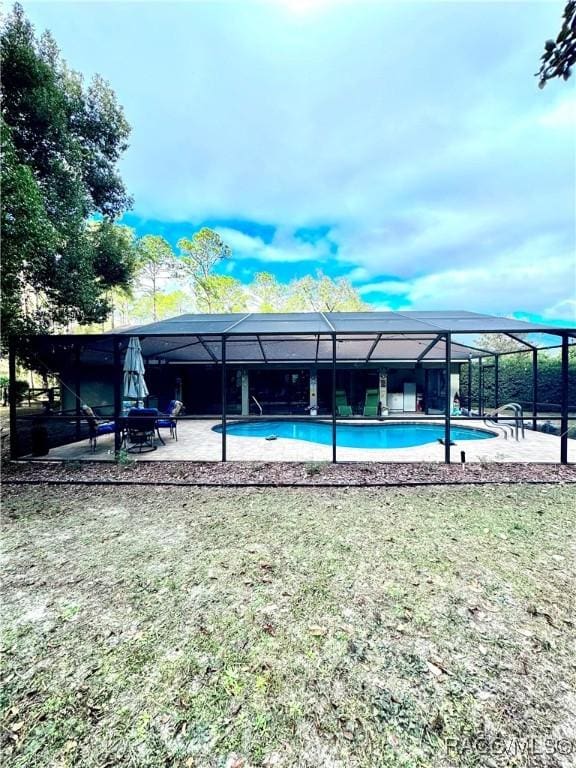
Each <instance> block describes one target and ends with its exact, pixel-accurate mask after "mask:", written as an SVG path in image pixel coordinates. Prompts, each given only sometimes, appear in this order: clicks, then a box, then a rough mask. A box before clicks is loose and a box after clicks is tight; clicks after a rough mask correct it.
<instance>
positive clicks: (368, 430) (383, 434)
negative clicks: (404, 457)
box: [212, 419, 495, 448]
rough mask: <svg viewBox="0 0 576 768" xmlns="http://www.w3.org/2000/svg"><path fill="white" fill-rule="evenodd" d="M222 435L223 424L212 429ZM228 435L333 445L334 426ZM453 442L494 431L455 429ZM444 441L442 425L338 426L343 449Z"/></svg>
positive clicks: (232, 430)
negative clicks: (276, 438)
mask: <svg viewBox="0 0 576 768" xmlns="http://www.w3.org/2000/svg"><path fill="white" fill-rule="evenodd" d="M212 429H213V430H214V431H215V432H222V427H221V425H217V426H215V427H212ZM226 434H228V435H240V436H243V437H262V438H266V437H271V436H272V435H275V436H276V437H288V438H291V439H293V440H306V441H307V442H309V443H322V445H332V424H331V422H326V421H324V422H322V421H289V420H286V421H280V420H279V421H274V420H273V419H268V420H266V421H239V422H233V423H231V424H227V425H226ZM450 435H451V438H452V440H453V442H455V443H457V442H459V441H461V440H485V439H486V438H490V437H495V435H494V434H493V433H492V432H488V431H487V430H483V429H474V428H472V427H452V428H451V430H450ZM440 438H442V439H443V438H444V425H443V424H414V423H412V424H409V423H394V424H390V423H388V424H338V426H337V428H336V444H337V445H339V446H341V447H342V448H408V447H410V446H414V445H424V444H425V443H435V442H437V441H438V439H440Z"/></svg>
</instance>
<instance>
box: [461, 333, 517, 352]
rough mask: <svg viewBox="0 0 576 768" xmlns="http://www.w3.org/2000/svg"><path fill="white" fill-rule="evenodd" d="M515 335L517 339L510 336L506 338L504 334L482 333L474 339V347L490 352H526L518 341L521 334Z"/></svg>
mask: <svg viewBox="0 0 576 768" xmlns="http://www.w3.org/2000/svg"><path fill="white" fill-rule="evenodd" d="M516 335H517V336H518V339H515V338H513V337H512V336H507V335H506V334H505V333H483V334H481V335H480V336H478V337H477V338H476V341H475V343H474V346H476V347H478V348H479V349H487V350H490V351H492V352H517V351H518V352H520V351H522V350H524V351H527V350H528V349H529V348H528V347H527V346H526V345H525V344H522V342H521V341H519V339H521V338H522V334H516Z"/></svg>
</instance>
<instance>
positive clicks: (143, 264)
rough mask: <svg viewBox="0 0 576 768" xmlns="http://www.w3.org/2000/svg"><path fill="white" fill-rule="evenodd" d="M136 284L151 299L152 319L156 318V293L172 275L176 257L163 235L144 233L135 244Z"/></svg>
mask: <svg viewBox="0 0 576 768" xmlns="http://www.w3.org/2000/svg"><path fill="white" fill-rule="evenodd" d="M136 254H137V257H136V281H135V282H136V285H137V287H138V288H139V289H140V290H141V292H142V293H143V295H144V296H148V297H149V298H150V301H151V310H152V319H153V320H158V306H157V305H158V293H159V291H160V289H161V287H162V286H163V285H164V284H165V282H166V280H168V279H169V278H170V277H173V276H174V273H175V270H176V258H175V256H174V252H173V250H172V248H171V246H170V243H168V241H167V240H165V239H164V238H163V237H160V236H159V235H145V236H144V237H142V238H141V239H140V240H139V241H138V243H137V246H136Z"/></svg>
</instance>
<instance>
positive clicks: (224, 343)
mask: <svg viewBox="0 0 576 768" xmlns="http://www.w3.org/2000/svg"><path fill="white" fill-rule="evenodd" d="M226 395H227V392H226V337H225V336H222V461H226V405H227V403H226Z"/></svg>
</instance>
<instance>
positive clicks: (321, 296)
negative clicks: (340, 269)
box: [286, 272, 368, 312]
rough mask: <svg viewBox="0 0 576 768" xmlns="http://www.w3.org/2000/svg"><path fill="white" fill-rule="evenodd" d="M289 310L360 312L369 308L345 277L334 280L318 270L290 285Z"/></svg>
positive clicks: (287, 303)
mask: <svg viewBox="0 0 576 768" xmlns="http://www.w3.org/2000/svg"><path fill="white" fill-rule="evenodd" d="M288 294H289V295H288V299H287V302H286V310H287V311H292V312H294V311H297V312H309V311H312V312H359V311H362V310H366V309H368V307H367V306H366V304H364V302H363V301H362V299H361V298H360V296H359V295H358V292H357V291H356V289H355V288H353V287H352V285H351V284H350V283H349V282H348V280H345V279H344V278H338V279H337V280H333V279H332V278H331V277H328V275H324V274H322V272H318V273H317V276H316V277H315V278H314V277H312V276H311V275H306V277H302V278H300V279H299V280H294V281H292V282H291V283H290V284H289V286H288Z"/></svg>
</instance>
